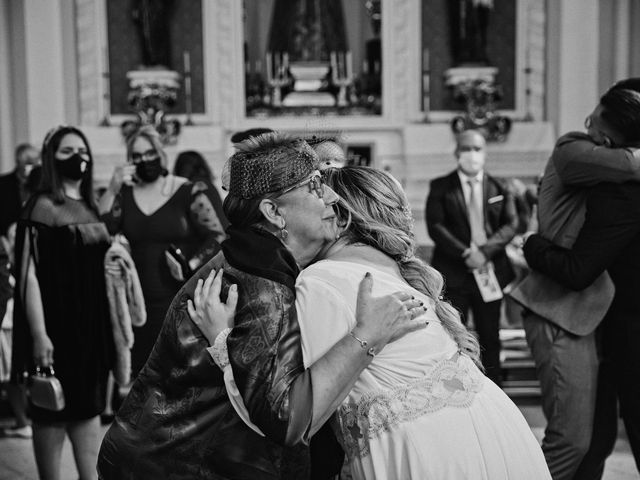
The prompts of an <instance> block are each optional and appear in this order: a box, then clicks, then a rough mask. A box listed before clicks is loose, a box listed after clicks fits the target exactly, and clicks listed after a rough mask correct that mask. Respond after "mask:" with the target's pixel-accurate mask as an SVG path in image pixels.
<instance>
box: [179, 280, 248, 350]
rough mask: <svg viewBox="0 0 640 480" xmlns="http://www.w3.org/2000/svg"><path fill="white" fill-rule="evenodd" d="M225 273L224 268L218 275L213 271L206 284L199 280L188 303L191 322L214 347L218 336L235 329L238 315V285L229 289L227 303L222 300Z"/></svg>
mask: <svg viewBox="0 0 640 480" xmlns="http://www.w3.org/2000/svg"><path fill="white" fill-rule="evenodd" d="M223 273H224V272H223V269H222V268H221V269H220V270H218V272H217V273H216V272H215V271H214V270H212V271H211V273H209V276H208V277H207V279H206V280H205V281H204V282H203V281H202V279H199V280H198V283H197V284H196V288H195V290H194V292H193V301H191V300H189V301H188V302H187V311H188V312H189V316H190V317H191V320H192V321H193V323H195V324H196V326H197V327H198V328H199V329H200V331H201V332H202V334H203V335H204V336H205V337H206V338H207V340H208V341H209V345H213V342H214V341H215V339H216V337H217V336H218V334H219V333H220V332H222V331H223V330H224V329H225V328H233V319H234V317H235V314H236V305H237V303H238V287H237V285H231V286H230V287H229V293H228V294H227V301H226V302H223V301H222V300H221V299H220V290H221V289H222V275H223Z"/></svg>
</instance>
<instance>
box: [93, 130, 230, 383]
mask: <svg viewBox="0 0 640 480" xmlns="http://www.w3.org/2000/svg"><path fill="white" fill-rule="evenodd" d="M127 159H128V164H127V165H123V166H118V167H116V169H115V171H114V173H113V176H112V178H111V182H110V184H109V187H108V189H107V191H106V192H105V194H104V195H103V196H102V198H101V199H100V205H99V210H100V213H101V214H102V218H103V220H104V222H105V223H106V224H107V227H108V229H109V231H110V232H111V233H112V234H115V233H122V234H124V236H125V237H126V238H127V240H128V241H129V244H130V246H131V256H132V258H133V261H134V262H135V265H136V269H137V271H138V274H139V276H140V283H141V286H142V293H143V295H144V299H145V306H146V310H147V321H146V323H145V324H144V325H143V326H141V327H135V328H134V337H135V341H134V346H133V349H132V351H131V364H132V365H131V366H132V378H135V376H137V374H138V372H139V371H140V369H141V368H142V367H143V366H144V364H145V362H146V361H147V357H148V356H149V353H150V352H151V349H152V348H153V345H154V343H155V341H156V337H157V336H158V333H159V331H160V327H161V326H162V321H163V319H164V316H165V314H166V313H167V309H168V308H169V304H170V303H171V300H172V299H173V296H174V295H175V294H176V292H177V291H178V290H179V289H180V287H181V286H182V284H183V282H184V281H185V280H187V279H188V278H189V276H190V272H191V271H193V270H195V269H196V268H198V267H199V266H200V265H201V264H202V263H204V262H206V261H207V260H208V259H209V258H211V257H212V256H213V255H215V254H216V253H217V252H218V250H219V249H220V245H219V242H221V241H222V240H224V238H225V234H224V230H223V227H222V224H221V222H220V220H219V219H218V216H217V215H216V213H215V209H214V208H213V205H212V202H211V200H210V199H211V198H212V197H213V194H212V193H211V192H210V190H209V189H210V187H208V186H207V185H205V184H204V183H203V182H195V183H190V182H188V181H187V180H186V179H184V178H181V177H177V176H174V175H171V174H170V173H168V171H167V155H166V153H165V152H164V150H163V148H162V143H161V142H160V136H159V134H158V133H157V132H156V130H154V129H153V127H150V126H145V127H142V128H140V129H139V130H138V131H136V132H135V133H134V134H133V135H131V137H129V138H128V139H127Z"/></svg>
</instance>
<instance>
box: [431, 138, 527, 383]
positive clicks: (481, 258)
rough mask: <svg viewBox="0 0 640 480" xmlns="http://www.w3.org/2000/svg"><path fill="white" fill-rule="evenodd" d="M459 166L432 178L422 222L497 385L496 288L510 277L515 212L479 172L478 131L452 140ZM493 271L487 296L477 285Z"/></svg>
mask: <svg viewBox="0 0 640 480" xmlns="http://www.w3.org/2000/svg"><path fill="white" fill-rule="evenodd" d="M456 143H457V144H456V150H455V156H456V159H457V163H458V168H457V169H456V170H454V171H453V172H451V173H450V174H448V175H446V176H444V177H440V178H436V179H435V180H433V182H431V190H430V192H429V197H428V198H427V208H426V217H427V218H426V223H427V228H428V229H429V235H430V236H431V239H432V240H433V241H434V243H435V249H434V252H433V259H432V265H433V267H434V268H436V269H437V270H439V271H440V272H441V273H442V275H443V276H444V278H445V282H446V286H447V289H446V294H445V296H446V297H447V298H448V299H449V301H450V302H451V303H452V305H453V306H454V307H456V308H457V309H458V310H459V311H460V312H461V313H462V315H463V317H462V318H463V321H464V322H465V323H466V316H467V314H468V312H469V310H471V312H472V313H473V322H474V325H475V329H476V331H477V333H478V339H479V341H480V347H481V349H482V364H483V365H484V368H485V370H486V373H487V376H488V377H489V378H491V380H493V381H494V382H495V383H497V384H498V385H500V381H501V378H500V377H501V375H500V332H499V328H500V305H501V303H502V292H501V291H500V289H501V288H504V287H505V286H506V285H507V284H508V283H509V282H510V281H511V280H512V279H513V277H514V274H513V269H512V267H511V263H510V262H509V259H508V258H507V255H506V252H505V247H506V246H507V244H508V243H509V242H510V241H511V239H512V238H513V237H514V235H515V229H516V225H517V221H518V218H517V214H516V208H515V203H514V201H513V197H512V196H511V194H510V193H509V191H508V190H507V188H506V187H505V186H504V185H502V183H500V182H499V181H498V180H497V179H495V178H493V177H491V176H490V175H489V174H487V173H486V172H485V171H484V164H485V157H486V142H485V139H484V137H483V136H482V135H481V134H480V132H478V131H476V130H467V131H465V132H462V133H461V134H460V135H458V138H457V139H456ZM490 272H493V273H494V274H495V279H496V280H497V283H498V284H499V285H495V283H494V285H493V286H494V288H491V290H492V293H494V294H495V295H493V297H492V298H495V297H498V298H497V299H494V300H488V301H487V300H486V299H485V298H486V297H484V295H483V291H482V290H481V289H480V285H481V282H483V278H484V279H486V278H487V276H490V275H491V273H490Z"/></svg>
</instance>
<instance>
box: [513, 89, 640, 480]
mask: <svg viewBox="0 0 640 480" xmlns="http://www.w3.org/2000/svg"><path fill="white" fill-rule="evenodd" d="M631 80H633V79H631ZM635 80H636V81H635V82H633V81H623V82H620V83H619V84H616V85H614V86H613V87H612V88H611V89H609V91H607V92H606V93H605V94H604V95H603V96H602V98H601V99H600V104H599V105H598V107H596V109H595V110H594V112H593V113H592V114H591V115H590V116H589V118H588V121H587V127H588V131H589V133H590V135H591V136H592V137H593V138H594V140H595V141H596V142H598V143H600V144H601V145H606V146H609V147H612V146H616V145H618V146H627V147H630V148H629V152H630V153H633V152H634V151H635V152H637V148H638V147H639V146H640V88H638V87H639V86H640V81H639V79H635ZM627 87H628V88H627ZM629 164H630V167H631V168H630V170H631V172H629V174H628V178H629V179H632V180H635V182H626V183H617V184H614V183H602V184H600V185H597V186H595V187H594V188H592V189H591V190H590V191H589V192H588V195H587V201H586V214H585V220H584V225H583V226H582V229H581V230H580V233H579V235H578V236H577V239H576V240H575V243H574V244H573V245H572V246H571V247H568V248H566V247H563V246H559V245H556V244H554V243H553V242H552V241H551V240H549V239H547V238H545V237H544V236H542V235H533V236H531V237H529V238H528V240H527V241H526V243H525V244H524V253H525V257H526V259H527V262H528V263H529V265H530V266H531V267H532V268H534V269H535V270H538V271H540V272H542V273H544V274H545V275H548V276H549V277H551V278H552V279H554V280H556V281H557V282H559V283H560V284H561V285H563V286H565V287H567V288H570V289H573V290H584V289H586V288H590V286H591V285H592V284H593V283H594V282H595V281H596V279H598V278H599V277H600V276H601V275H602V274H603V273H604V272H605V270H606V271H607V272H608V273H609V276H610V278H611V280H612V281H613V284H614V286H615V295H614V296H613V301H612V303H611V306H610V307H609V309H608V311H607V312H606V315H605V316H604V319H603V320H602V322H601V323H600V324H599V325H598V327H597V330H596V338H597V340H598V344H599V347H600V348H599V349H598V352H599V353H600V366H599V370H598V379H597V383H598V385H597V396H596V404H595V413H594V415H593V417H592V418H593V433H592V435H591V437H590V440H591V442H590V445H589V448H588V451H587V452H586V455H584V458H583V459H582V461H581V463H580V464H579V466H578V467H577V469H576V471H575V476H572V477H571V478H575V479H598V478H601V477H602V472H603V470H604V462H605V460H606V458H607V456H608V455H609V454H610V453H611V451H612V450H613V447H614V444H615V441H616V434H617V421H618V402H619V404H620V411H621V416H622V418H623V420H624V424H625V428H626V431H627V435H628V437H629V442H630V444H631V449H632V451H633V455H634V458H635V461H636V466H637V467H638V469H639V471H640V408H639V406H640V384H638V381H637V379H638V377H639V376H640V354H639V353H638V352H639V350H638V342H640V322H639V319H640V296H639V294H638V292H640V273H639V272H640V184H638V180H639V179H638V175H637V170H638V168H640V162H638V159H637V158H636V157H633V155H632V156H631V157H630V163H629ZM602 168H603V169H605V168H610V167H609V166H608V165H606V164H605V165H603V166H602ZM634 170H635V171H634Z"/></svg>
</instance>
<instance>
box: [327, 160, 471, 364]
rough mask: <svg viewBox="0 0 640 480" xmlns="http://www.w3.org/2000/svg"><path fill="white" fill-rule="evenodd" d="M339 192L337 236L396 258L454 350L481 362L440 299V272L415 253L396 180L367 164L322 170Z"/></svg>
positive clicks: (462, 328)
mask: <svg viewBox="0 0 640 480" xmlns="http://www.w3.org/2000/svg"><path fill="white" fill-rule="evenodd" d="M323 175H324V179H325V181H326V183H327V185H329V186H330V187H331V188H332V189H333V190H334V191H335V192H336V193H337V194H338V195H339V196H340V200H339V202H338V203H337V204H336V206H335V210H336V213H337V216H338V223H339V224H341V225H343V226H344V231H343V232H342V233H341V234H340V236H341V237H342V238H346V240H347V241H348V242H350V243H356V242H358V243H363V244H365V245H369V246H371V247H373V248H376V249H378V250H380V251H381V252H383V253H385V254H386V255H388V256H389V257H391V258H392V259H393V260H395V261H396V263H397V265H398V267H399V269H400V273H401V275H402V277H403V278H404V279H405V281H406V282H407V283H408V284H409V285H411V286H412V287H413V288H415V289H416V290H418V291H419V292H422V293H424V294H425V295H428V296H429V297H430V298H432V299H433V300H434V303H435V313H436V315H437V316H438V319H439V320H440V322H441V323H442V325H443V327H444V328H445V330H446V331H447V332H448V333H449V334H450V335H451V337H452V338H453V339H454V340H455V342H456V343H457V344H458V348H459V349H460V350H461V351H463V352H464V353H466V354H467V355H468V356H469V357H471V358H472V359H473V361H474V362H475V363H476V364H477V365H478V366H481V362H480V347H479V345H478V340H477V339H476V338H475V337H474V336H473V335H472V334H471V333H470V332H469V331H468V330H467V329H466V327H465V326H464V325H462V322H461V321H460V314H459V313H458V311H457V310H456V309H455V308H453V307H452V306H451V304H450V303H449V302H447V301H445V300H443V299H442V296H441V295H442V289H443V286H444V280H443V278H442V275H441V274H440V272H438V271H437V270H436V269H435V268H433V267H431V266H429V265H427V264H426V263H425V262H423V261H422V260H420V259H419V258H417V257H416V256H415V239H414V234H413V216H412V214H411V209H410V208H409V203H408V202H407V198H406V196H405V194H404V191H403V190H402V187H401V186H400V184H399V183H398V181H397V180H396V179H394V178H393V177H392V176H391V175H388V174H387V173H385V172H382V171H380V170H376V169H374V168H370V167H361V166H349V167H344V168H341V169H337V168H332V169H328V170H325V171H324V172H323Z"/></svg>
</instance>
